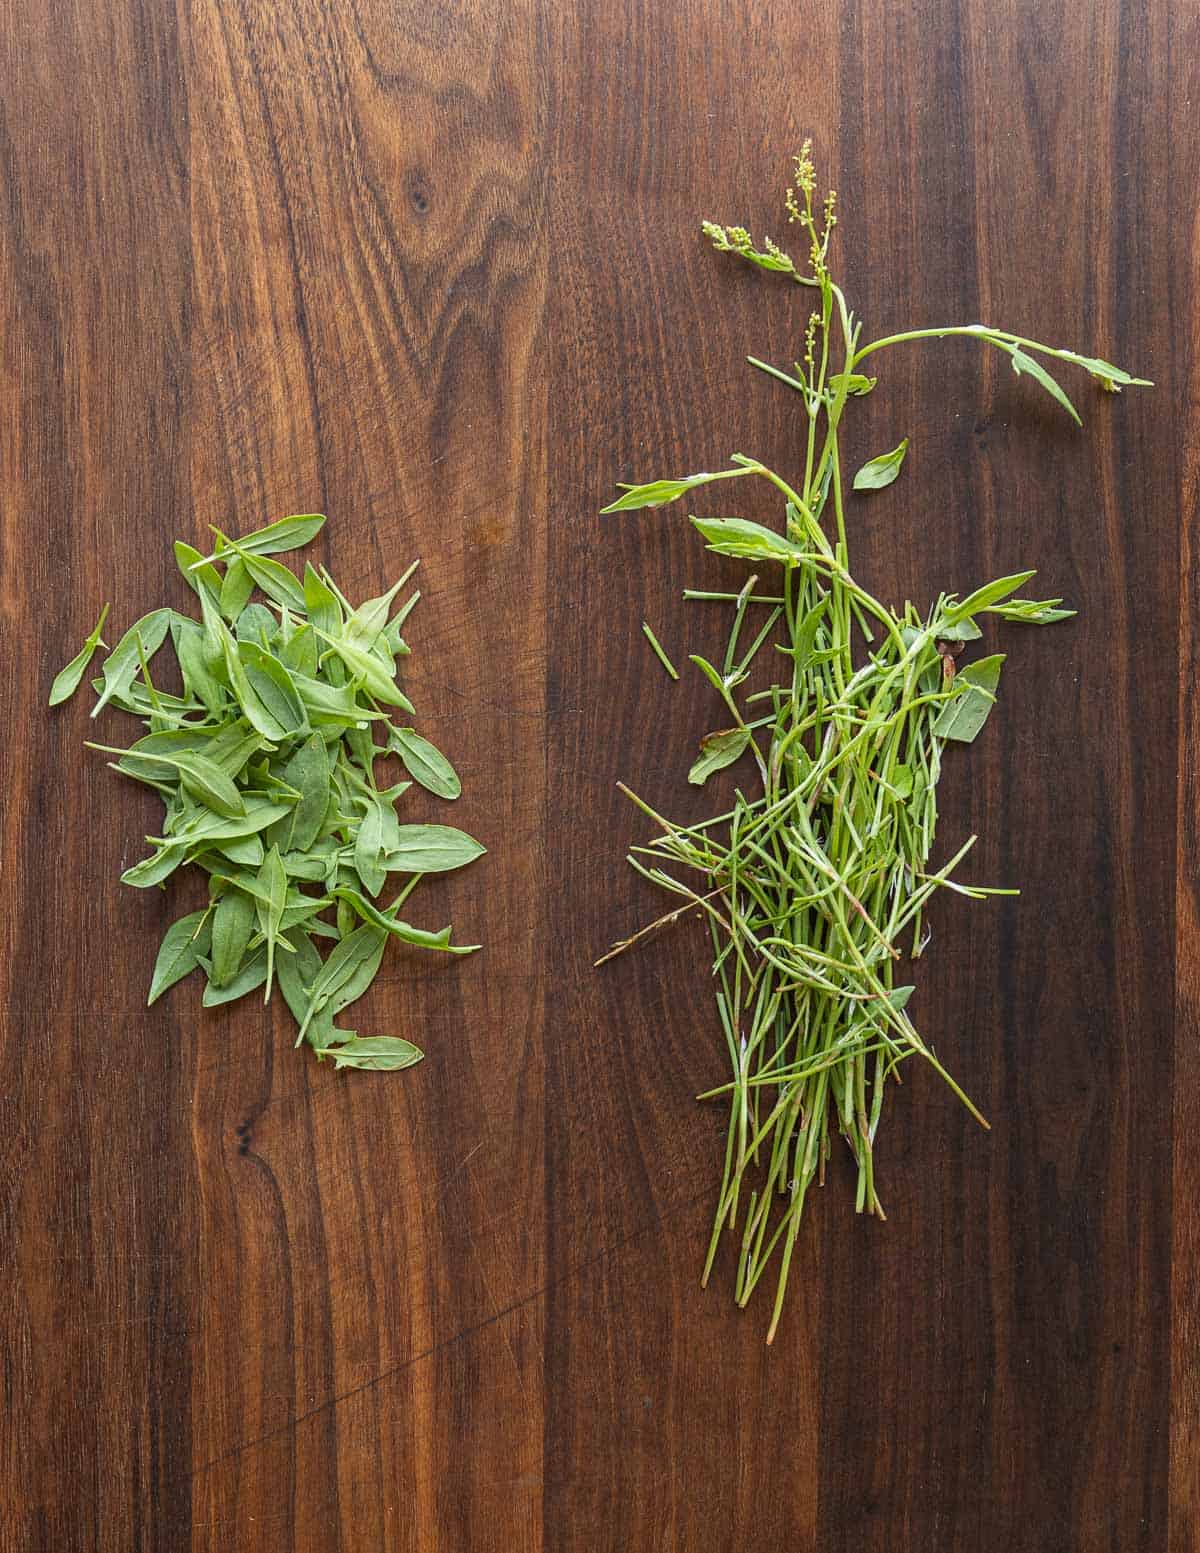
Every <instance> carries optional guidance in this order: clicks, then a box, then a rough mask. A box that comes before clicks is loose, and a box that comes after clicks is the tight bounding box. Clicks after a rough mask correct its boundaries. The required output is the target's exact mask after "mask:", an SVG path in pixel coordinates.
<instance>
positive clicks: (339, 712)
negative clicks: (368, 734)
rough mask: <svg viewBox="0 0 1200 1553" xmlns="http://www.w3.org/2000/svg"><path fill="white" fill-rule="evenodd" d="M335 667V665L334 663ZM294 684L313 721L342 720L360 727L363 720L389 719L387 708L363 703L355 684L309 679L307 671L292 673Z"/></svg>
mask: <svg viewBox="0 0 1200 1553" xmlns="http://www.w3.org/2000/svg"><path fill="white" fill-rule="evenodd" d="M331 667H332V665H331ZM291 681H292V684H293V685H294V686H295V687H296V691H297V694H298V695H299V697H300V699H301V701H303V702H304V706H305V710H306V711H307V713H308V717H309V721H310V722H312V723H314V724H326V725H328V724H341V725H342V726H345V727H350V728H353V727H357V726H358V724H359V723H365V722H370V721H372V720H377V719H383V720H384V721H386V720H387V713H386V712H376V711H373V710H372V709H371V708H370V707H366V706H359V704H358V700H357V696H356V693H355V690H354V688H353V686H351V685H329V684H326V683H325V682H324V681H323V680H320V679H309V678H308V676H307V675H305V674H299V673H296V672H295V671H294V670H293V671H292V674H291Z"/></svg>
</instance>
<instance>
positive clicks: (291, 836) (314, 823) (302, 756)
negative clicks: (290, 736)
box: [283, 733, 330, 877]
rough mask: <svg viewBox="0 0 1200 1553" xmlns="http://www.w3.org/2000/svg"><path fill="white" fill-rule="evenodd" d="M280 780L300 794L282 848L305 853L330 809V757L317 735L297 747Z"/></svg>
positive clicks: (318, 832) (314, 839) (288, 822)
mask: <svg viewBox="0 0 1200 1553" xmlns="http://www.w3.org/2000/svg"><path fill="white" fill-rule="evenodd" d="M283 779H284V781H285V782H287V783H288V784H289V785H290V786H291V787H294V788H295V789H296V791H297V792H298V793H299V794H300V802H299V803H298V804H297V805H296V807H295V808H294V809H293V810H292V813H291V817H290V819H289V820H288V821H287V822H286V831H287V834H286V836H285V838H284V841H283V846H284V848H285V850H286V851H289V852H292V851H295V852H307V851H308V850H309V848H311V847H312V846H313V844H314V843H315V841H316V839H317V837H318V836H319V835H320V833H321V826H322V824H323V822H324V819H325V813H326V810H327V809H328V808H329V792H330V788H329V756H328V754H327V752H326V749H325V741H324V739H322V738H321V736H320V734H317V733H314V734H313V736H312V738H310V739H306V740H305V742H304V743H303V744H302V745H301V746H300V748H299V749H298V750H297V751H296V753H295V754H294V755H293V756H292V758H291V760H289V761H288V763H287V765H286V766H285V767H284V768H283ZM318 877H320V875H318Z"/></svg>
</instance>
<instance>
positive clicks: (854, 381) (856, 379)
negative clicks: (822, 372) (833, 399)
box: [827, 372, 879, 398]
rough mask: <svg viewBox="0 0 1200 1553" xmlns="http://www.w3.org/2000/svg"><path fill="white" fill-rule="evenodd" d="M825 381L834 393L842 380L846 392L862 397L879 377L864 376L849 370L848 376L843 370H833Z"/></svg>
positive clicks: (839, 387)
mask: <svg viewBox="0 0 1200 1553" xmlns="http://www.w3.org/2000/svg"><path fill="white" fill-rule="evenodd" d="M827 381H828V384H829V387H830V388H831V389H832V390H833V392H834V393H835V394H836V393H838V392H839V391H840V390H841V386H842V384H843V382H844V383H845V384H846V393H847V394H856V395H858V397H859V398H862V396H863V395H864V394H869V393H870V392H871V390H872V389H873V388H874V387H875V385H876V383H878V381H879V379H878V378H877V377H864V375H863V374H862V373H861V372H851V374H850V376H849V378H847V377H846V375H845V373H843V372H833V373H831V374H830V376H829V378H828V379H827Z"/></svg>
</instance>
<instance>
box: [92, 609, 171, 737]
mask: <svg viewBox="0 0 1200 1553" xmlns="http://www.w3.org/2000/svg"><path fill="white" fill-rule="evenodd" d="M170 626H171V611H170V610H169V609H155V610H151V612H150V613H149V614H148V615H143V616H142V618H141V619H140V620H137V621H135V622H134V623H133V625H131V626H130V627H129V630H128V631H126V633H125V635H124V636H123V637H122V638H121V640H120V641H119V642H118V643H117V645H116V646H115V647H114V648H113V650H112V652H110V653H109V655H108V657H107V658H105V660H104V667H103V669H102V670H101V672H102V674H103V676H104V689H103V690H102V691H101V693H100V699H99V700H98V701H97V702H96V704H95V706H94V707H93V708H92V716H93V717H95V716H96V715H97V714H98V713H99V712H100V711H101V710H102V709H103V708H104V707H105V706H107V705H108V703H109V701H111V700H112V699H113V697H114V696H123V695H126V694H127V693H128V691H129V688H130V686H131V685H132V684H133V682H134V679H135V678H136V677H137V672H138V670H139V669H140V668H141V655H142V654H144V655H145V657H146V661H147V662H149V660H150V659H151V658H152V657H153V656H154V654H155V653H156V652H157V651H158V649H159V648H160V647H161V646H162V644H163V638H164V637H165V636H166V634H167V632H168V630H169V629H170ZM139 641H140V643H141V653H139V650H138V644H139Z"/></svg>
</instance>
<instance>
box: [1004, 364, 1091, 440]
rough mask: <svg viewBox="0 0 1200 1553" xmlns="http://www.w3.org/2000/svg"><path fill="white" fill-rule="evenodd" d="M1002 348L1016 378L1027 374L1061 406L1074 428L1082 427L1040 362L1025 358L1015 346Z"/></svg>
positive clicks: (1063, 395) (1070, 404) (1064, 395)
mask: <svg viewBox="0 0 1200 1553" xmlns="http://www.w3.org/2000/svg"><path fill="white" fill-rule="evenodd" d="M1002 348H1003V349H1007V350H1008V353H1009V355H1010V356H1011V357H1012V364H1013V371H1014V372H1015V373H1017V375H1018V376H1020V374H1021V373H1022V372H1027V373H1028V374H1029V376H1030V377H1031V378H1032V379H1033V380H1034V382H1035V383H1040V384H1041V385H1042V387H1043V388H1044V389H1045V390H1046V392H1047V393H1048V394H1049V395H1050V397H1051V398H1052V399H1055V400H1057V401H1058V403H1059V404H1060V405H1062V407H1063V409H1064V410H1065V411H1066V412H1067V414H1068V415H1069V416H1070V417H1071V419H1072V420H1073V421H1074V422H1075V424H1076V426H1082V425H1083V422H1082V421H1081V420H1080V419H1079V412H1078V411H1077V410H1076V408H1075V406H1074V405H1073V404H1072V403H1071V401H1070V400H1069V399H1068V398H1067V396H1066V394H1065V393H1064V392H1063V390H1062V388H1061V387H1060V386H1059V384H1058V383H1057V382H1056V381H1055V380H1054V378H1052V377H1051V376H1050V374H1049V373H1048V372H1047V371H1046V369H1045V367H1043V366H1042V364H1041V362H1040V361H1038V360H1036V359H1035V358H1034V357H1033V356H1027V355H1026V354H1025V352H1024V351H1023V350H1018V349H1017V347H1016V346H1015V345H1013V346H1005V347H1002Z"/></svg>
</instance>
